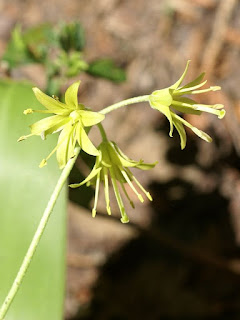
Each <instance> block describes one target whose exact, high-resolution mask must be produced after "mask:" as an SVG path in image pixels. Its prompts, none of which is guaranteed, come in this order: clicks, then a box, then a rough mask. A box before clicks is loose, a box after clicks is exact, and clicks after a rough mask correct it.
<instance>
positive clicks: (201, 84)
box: [174, 80, 207, 94]
mask: <svg viewBox="0 0 240 320" xmlns="http://www.w3.org/2000/svg"><path fill="white" fill-rule="evenodd" d="M206 83H207V80H205V81H203V82H202V83H199V84H197V85H196V86H193V87H188V88H184V89H181V88H180V89H178V90H176V94H186V92H192V91H193V90H195V89H198V88H201V87H202V86H204V85H205V84H206ZM174 94H175V92H174Z"/></svg>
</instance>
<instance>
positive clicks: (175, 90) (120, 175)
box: [0, 61, 225, 320]
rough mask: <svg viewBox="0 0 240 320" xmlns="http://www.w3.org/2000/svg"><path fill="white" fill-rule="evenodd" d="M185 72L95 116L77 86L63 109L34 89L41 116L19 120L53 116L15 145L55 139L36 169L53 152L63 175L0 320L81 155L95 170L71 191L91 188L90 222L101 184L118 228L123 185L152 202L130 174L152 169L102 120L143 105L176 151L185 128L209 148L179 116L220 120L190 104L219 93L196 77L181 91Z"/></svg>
mask: <svg viewBox="0 0 240 320" xmlns="http://www.w3.org/2000/svg"><path fill="white" fill-rule="evenodd" d="M188 66H189V61H188V62H187V66H186V68H185V70H184V72H183V74H182V76H181V77H180V78H179V80H178V81H177V82H176V83H175V84H173V85H172V86H170V87H168V88H165V89H161V90H156V91H154V92H152V93H151V94H150V95H145V96H140V97H135V98H130V99H127V100H123V101H121V102H118V103H115V104H113V105H111V106H109V107H107V108H104V109H102V110H101V111H99V112H94V111H92V110H90V109H88V108H86V107H85V106H84V105H83V104H80V103H79V102H78V89H79V85H80V81H78V82H75V83H73V84H72V85H71V86H70V87H69V88H68V89H67V90H66V93H65V103H63V102H60V101H59V99H58V98H57V97H55V96H54V97H50V96H47V95H46V94H44V93H43V92H42V91H41V90H39V89H38V88H33V92H34V94H35V96H36V98H37V100H38V101H39V102H40V103H41V104H42V105H43V106H44V107H45V109H44V110H33V109H26V110H25V111H24V114H31V113H33V112H38V113H42V114H52V115H51V116H48V117H46V118H43V119H42V120H39V121H37V122H36V123H34V124H32V125H31V126H30V130H31V133H30V134H29V135H26V136H22V137H20V138H19V140H18V141H22V140H25V139H26V138H28V137H30V136H33V135H37V136H40V137H41V138H42V139H43V140H45V139H46V137H47V136H48V135H50V134H55V133H56V134H59V137H58V143H57V145H56V147H55V148H54V149H53V150H52V152H51V153H50V154H49V155H48V156H47V157H46V158H44V159H43V160H42V161H41V163H40V165H39V166H40V167H43V166H45V165H46V164H47V160H48V159H49V158H50V156H51V155H53V154H54V152H56V157H57V162H58V164H59V168H60V169H63V170H62V174H61V176H60V178H59V180H58V183H57V185H56V188H55V190H54V192H53V194H52V196H51V198H50V201H49V203H48V205H47V207H46V209H45V211H44V214H43V217H42V219H41V221H40V224H39V227H38V229H37V231H36V234H35V236H34V238H33V240H32V243H31V245H30V247H29V249H28V251H27V253H26V256H25V258H24V261H23V264H22V266H21V268H20V271H19V273H18V275H17V277H16V279H15V281H14V283H13V285H12V287H11V289H10V291H9V293H8V296H7V297H6V300H5V301H4V303H3V305H2V307H1V309H0V320H2V319H3V318H4V316H5V314H6V312H7V310H8V308H9V306H10V304H11V302H12V300H13V298H14V297H15V295H16V293H17V291H18V288H19V286H20V284H21V282H22V280H23V277H24V274H25V272H26V270H27V268H28V266H29V264H30V262H31V259H32V256H33V254H34V252H35V250H36V248H37V245H38V243H39V241H40V238H41V235H42V233H43V231H44V229H45V227H46V225H47V222H48V219H49V217H50V214H51V212H52V209H53V207H54V205H55V202H56V199H57V197H58V195H59V193H60V191H61V189H62V187H63V185H64V183H65V182H66V180H67V178H68V175H69V173H70V171H71V169H72V167H73V165H74V163H75V161H76V158H77V156H78V154H79V152H80V151H81V150H82V152H86V153H88V154H90V155H93V156H95V157H96V161H95V165H94V167H93V168H92V170H91V172H90V173H89V175H88V176H87V177H86V179H84V180H83V181H80V182H79V183H75V184H72V185H70V187H72V188H77V187H81V186H82V185H83V184H86V185H93V186H95V189H96V191H95V200H94V205H93V209H92V216H93V217H95V215H96V211H97V202H98V195H99V190H100V184H103V188H104V194H105V202H106V211H107V213H108V214H109V215H110V214H111V207H110V200H109V185H110V181H111V184H112V187H113V191H114V194H115V197H116V201H117V204H118V207H119V210H120V214H121V222H123V223H127V222H128V221H129V219H128V216H127V213H126V211H125V207H124V203H123V200H122V196H121V193H120V190H122V193H123V194H124V195H125V197H126V198H127V200H128V201H129V202H130V204H131V206H132V207H133V208H134V203H133V201H132V200H131V199H130V196H129V195H128V193H127V189H126V187H125V185H126V184H128V185H129V187H130V188H131V189H132V190H133V192H134V193H135V194H136V195H137V197H138V199H139V200H140V201H141V202H143V201H144V197H143V196H145V197H147V198H148V199H149V200H150V201H152V197H151V195H150V193H149V192H148V191H146V190H145V189H144V187H143V186H142V185H141V183H140V182H139V181H138V180H137V179H136V177H135V176H134V175H133V174H132V172H131V170H130V169H131V168H138V169H139V170H150V169H152V168H154V167H155V165H156V164H157V163H156V162H154V163H150V164H149V163H145V162H144V161H143V160H139V161H134V160H131V159H129V158H128V157H127V156H126V155H125V154H124V153H123V152H122V151H121V150H120V149H119V147H118V146H117V144H116V143H115V142H112V141H109V140H108V138H107V135H106V132H105V131H104V128H103V126H102V124H101V122H102V121H103V120H104V118H105V116H106V115H107V114H108V113H110V112H112V111H114V110H116V109H118V108H121V107H124V106H128V105H130V104H133V103H139V102H148V103H149V105H150V107H151V108H153V109H155V110H157V111H159V112H160V113H162V114H163V115H165V116H166V117H167V119H168V121H169V123H170V132H169V135H170V136H171V137H172V135H173V131H174V128H176V130H177V132H178V134H179V136H180V144H181V148H182V149H184V148H185V146H186V132H185V128H184V126H185V127H188V128H190V129H191V130H192V131H193V132H194V133H195V134H196V135H198V136H199V137H200V138H202V139H203V140H205V141H207V142H211V141H212V139H211V137H210V136H209V135H208V134H206V133H205V132H203V131H201V130H199V129H198V128H196V127H194V126H192V125H191V124H190V123H189V122H187V121H186V120H185V119H184V118H183V117H182V116H183V115H184V114H195V115H201V113H202V112H208V113H212V114H214V115H216V116H217V117H218V118H219V119H222V118H223V117H224V115H225V110H224V109H223V108H224V106H223V105H222V104H215V105H205V104H201V103H198V102H196V101H195V100H194V99H192V96H194V95H196V94H201V93H205V92H209V91H216V90H220V89H221V88H220V87H217V86H213V87H209V88H207V89H202V87H203V86H204V85H205V83H206V82H207V81H203V82H202V80H203V77H204V73H202V74H201V75H200V76H198V77H197V78H196V79H194V80H193V81H191V82H189V83H187V84H185V85H182V82H183V80H184V78H185V75H186V73H187V70H188ZM94 125H97V126H98V128H99V131H100V134H101V137H102V142H101V143H100V145H99V146H98V147H96V146H95V145H94V143H93V142H92V141H91V140H90V139H89V138H88V135H87V133H88V132H89V130H90V129H91V127H92V126H94Z"/></svg>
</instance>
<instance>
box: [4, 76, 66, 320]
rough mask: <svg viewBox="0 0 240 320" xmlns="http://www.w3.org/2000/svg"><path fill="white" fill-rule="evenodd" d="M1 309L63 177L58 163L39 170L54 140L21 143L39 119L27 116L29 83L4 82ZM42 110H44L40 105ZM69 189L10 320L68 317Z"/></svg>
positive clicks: (30, 98)
mask: <svg viewBox="0 0 240 320" xmlns="http://www.w3.org/2000/svg"><path fill="white" fill-rule="evenodd" d="M0 94H1V101H0V136H1V139H0V150H1V154H0V177H1V178H0V190H1V192H0V203H1V214H0V226H1V232H0V256H1V260H0V261H1V263H0V283H1V286H0V304H1V303H2V302H3V300H4V298H5V296H6V294H7V293H8V290H9V289H10V286H11V285H12V282H13V280H14V278H15V276H16V274H17V271H18V269H19V267H20V265H21V263H22V260H23V257H24V255H25V253H26V251H27V249H28V246H29V244H30V242H31V239H32V237H33V234H34V232H35V230H36V228H37V225H38V223H39V220H40V218H41V216H42V213H43V211H44V209H45V207H46V204H47V202H48V200H49V197H50V195H51V193H52V191H53V189H54V187H55V184H56V182H57V180H58V178H59V175H60V170H59V169H58V165H57V161H56V160H55V159H52V160H51V161H49V164H48V166H46V167H44V168H43V169H39V168H38V164H39V162H40V160H41V159H42V158H43V157H44V155H46V154H48V153H49V152H50V151H51V150H52V149H53V147H54V146H55V145H56V141H55V138H56V137H54V136H53V137H49V139H48V141H47V142H45V141H42V140H41V139H40V138H39V137H32V138H29V139H28V140H26V141H23V142H19V143H17V139H18V137H19V136H20V135H22V134H23V133H24V131H25V130H26V128H27V126H28V125H29V124H30V123H32V122H33V120H38V119H39V117H38V115H36V114H32V115H28V116H25V115H23V110H24V109H25V108H26V106H31V105H34V106H35V105H36V98H35V96H34V94H33V92H32V89H31V86H30V85H29V84H21V83H14V82H10V81H9V82H5V81H0ZM37 105H38V106H40V105H39V104H38V103H37ZM65 220H66V188H65V187H64V190H63V191H62V192H61V194H60V197H59V199H58V200H57V204H56V207H55V209H54V211H53V214H52V216H51V218H50V220H49V224H48V226H47V229H46V230H45V232H44V234H43V237H42V239H41V242H40V245H39V247H38V248H37V251H36V254H35V256H34V257H33V260H32V263H31V265H30V268H29V270H28V271H27V273H26V276H25V278H24V281H23V284H22V285H21V288H20V290H19V292H18V294H17V296H16V297H15V300H14V301H13V303H12V305H11V307H10V309H9V313H8V314H7V315H6V317H5V320H19V319H24V320H33V319H34V320H46V319H51V320H59V319H62V318H63V299H64V282H65V277H64V274H65V245H66V238H65V236H66V229H65V228H66V221H65Z"/></svg>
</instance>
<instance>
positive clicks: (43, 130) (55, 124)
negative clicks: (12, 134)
mask: <svg viewBox="0 0 240 320" xmlns="http://www.w3.org/2000/svg"><path fill="white" fill-rule="evenodd" d="M79 85H80V81H78V82H75V83H73V84H72V85H71V86H70V87H69V88H68V89H67V91H66V93H65V103H62V102H60V101H59V100H58V99H57V98H52V97H49V96H47V95H46V94H45V93H43V92H42V91H41V90H39V89H38V88H33V92H34V94H35V96H36V98H37V100H38V101H39V102H40V103H41V104H42V105H43V106H44V107H45V108H46V110H33V109H26V110H25V111H24V114H30V113H33V112H38V113H45V114H46V113H47V114H48V113H50V114H51V113H52V114H54V115H53V116H50V117H47V118H44V119H42V120H39V121H37V122H36V123H34V124H32V125H31V126H30V129H31V134H29V135H27V136H22V137H20V138H19V139H18V141H22V140H25V139H26V138H28V137H30V136H33V135H37V136H41V138H42V139H43V140H44V139H46V137H47V136H48V135H49V134H52V133H55V132H60V134H59V138H58V143H57V146H56V147H55V148H54V149H53V151H52V152H51V153H50V154H49V155H48V156H47V157H46V158H45V159H43V160H42V161H41V163H40V165H39V166H40V167H43V166H44V165H46V164H47V160H48V159H49V158H50V157H51V155H52V154H53V153H54V152H55V151H56V154H57V161H58V164H59V167H60V169H62V168H64V167H65V165H66V164H67V162H68V160H69V159H70V158H72V157H73V156H74V148H75V146H76V144H77V143H78V144H79V146H80V147H81V148H82V149H83V150H84V151H85V152H86V153H88V154H90V155H93V156H96V155H98V154H99V152H98V150H97V149H96V148H95V146H94V145H93V144H92V142H91V140H90V139H89V138H88V135H87V133H86V131H85V129H84V128H85V127H91V126H93V125H95V124H97V123H99V122H101V121H102V120H103V119H104V118H105V116H104V115H102V114H100V113H98V112H92V111H89V110H86V108H85V107H84V105H82V104H78V88H79Z"/></svg>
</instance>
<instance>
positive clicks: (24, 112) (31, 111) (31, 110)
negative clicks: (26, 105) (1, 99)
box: [23, 109, 33, 114]
mask: <svg viewBox="0 0 240 320" xmlns="http://www.w3.org/2000/svg"><path fill="white" fill-rule="evenodd" d="M31 113H33V109H26V110H24V111H23V114H31Z"/></svg>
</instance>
